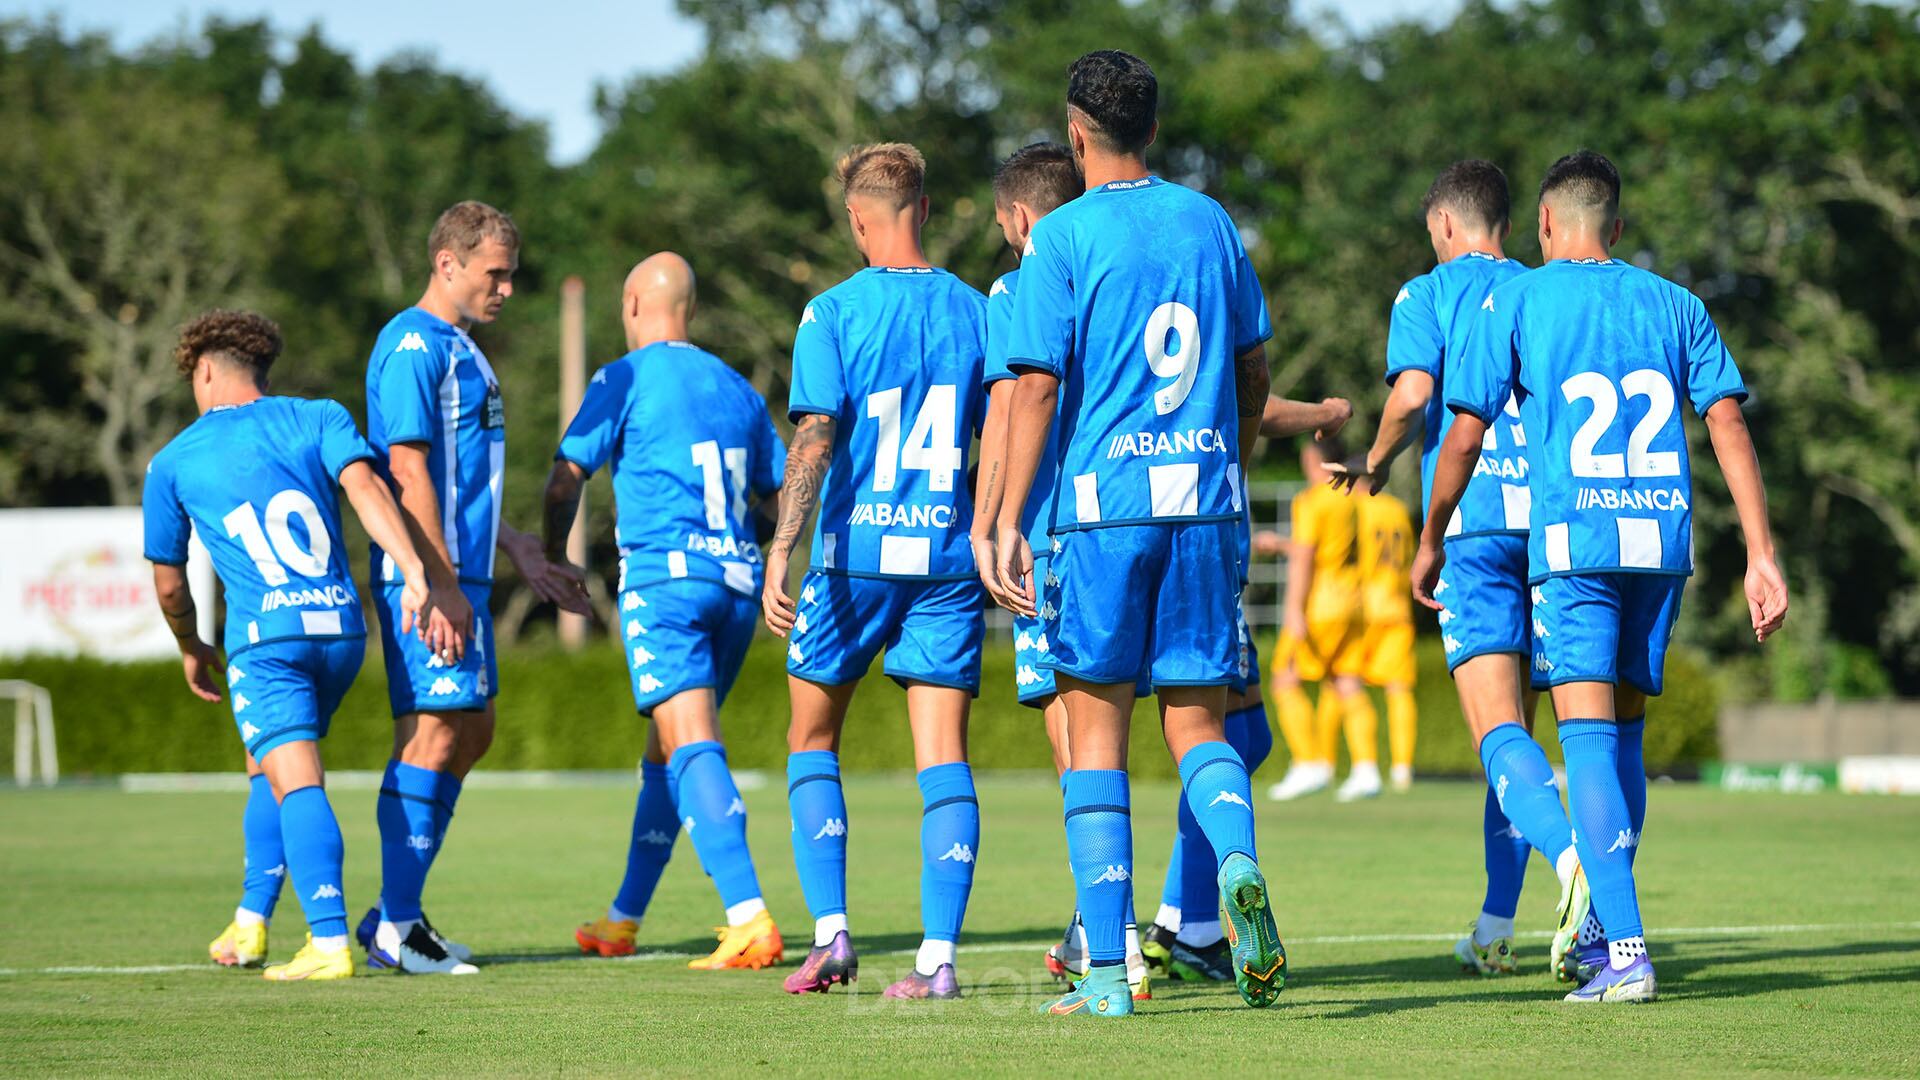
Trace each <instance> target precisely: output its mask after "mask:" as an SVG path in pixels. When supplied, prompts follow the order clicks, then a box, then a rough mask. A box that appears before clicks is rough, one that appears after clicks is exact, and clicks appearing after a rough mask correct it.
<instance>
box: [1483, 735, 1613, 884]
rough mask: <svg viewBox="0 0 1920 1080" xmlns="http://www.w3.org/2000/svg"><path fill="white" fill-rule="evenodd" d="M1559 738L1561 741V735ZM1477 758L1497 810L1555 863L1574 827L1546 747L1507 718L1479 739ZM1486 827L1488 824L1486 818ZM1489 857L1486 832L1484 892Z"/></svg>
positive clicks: (1569, 767)
mask: <svg viewBox="0 0 1920 1080" xmlns="http://www.w3.org/2000/svg"><path fill="white" fill-rule="evenodd" d="M1609 726H1611V725H1609ZM1561 742H1562V744H1564V743H1565V742H1566V739H1565V737H1564V735H1563V736H1562V738H1561ZM1480 764H1481V766H1482V767H1484V768H1485V769H1486V770H1487V788H1488V790H1490V791H1491V792H1492V793H1493V796H1494V800H1495V803H1496V806H1497V808H1498V809H1499V811H1500V812H1501V814H1502V816H1504V817H1505V818H1506V819H1507V820H1508V821H1510V822H1512V823H1513V827H1514V828H1516V829H1519V830H1520V835H1521V836H1524V837H1526V838H1527V842H1528V843H1529V844H1532V845H1533V846H1534V847H1535V848H1536V849H1538V850H1539V852H1540V854H1542V855H1545V856H1546V857H1547V862H1549V863H1555V864H1557V863H1558V862H1559V860H1560V853H1561V852H1563V851H1565V850H1567V848H1569V847H1571V846H1572V845H1573V835H1572V829H1573V827H1572V825H1571V824H1570V823H1569V822H1568V820H1567V812H1566V811H1565V810H1564V809H1562V808H1561V806H1560V789H1559V788H1558V787H1557V786H1555V784H1554V779H1553V766H1552V765H1551V764H1549V763H1548V762H1547V752H1546V751H1545V750H1543V749H1541V748H1540V744H1539V743H1537V742H1535V741H1533V736H1531V735H1529V734H1527V729H1526V728H1524V727H1522V726H1521V725H1520V724H1518V723H1506V724H1501V725H1500V726H1498V727H1496V728H1494V729H1493V730H1492V731H1489V732H1487V737H1486V738H1484V739H1481V740H1480ZM1567 771H1568V772H1569V774H1571V772H1572V771H1573V762H1572V760H1571V759H1569V760H1568V762H1567ZM1569 786H1571V785H1569ZM1488 828H1489V830H1491V828H1492V826H1491V824H1489V826H1488ZM1493 858H1494V856H1493V840H1492V838H1491V832H1489V838H1488V840H1487V869H1488V875H1489V879H1488V891H1489V894H1491V891H1492V878H1491V875H1492V870H1493ZM1581 861H1582V862H1585V861H1586V860H1585V859H1582V860H1581ZM1515 888H1518V886H1515Z"/></svg>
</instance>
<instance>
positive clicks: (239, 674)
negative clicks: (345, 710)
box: [227, 637, 367, 761]
mask: <svg viewBox="0 0 1920 1080" xmlns="http://www.w3.org/2000/svg"><path fill="white" fill-rule="evenodd" d="M366 655H367V639H366V638H364V637H347V638H328V639H327V640H325V641H316V640H313V639H309V638H291V639H289V640H286V641H263V642H261V643H260V644H258V645H254V646H252V647H250V648H248V649H245V650H242V651H241V653H240V655H238V656H235V657H234V658H233V659H232V660H230V661H228V663H227V699H228V701H229V702H230V703H231V704H232V706H233V722H234V725H235V726H236V727H238V728H239V729H240V741H241V742H243V743H245V744H246V745H247V753H249V754H252V755H253V759H254V760H255V761H258V760H260V759H261V758H263V757H266V756H267V754H268V753H269V752H270V751H272V750H273V749H274V748H275V747H277V746H280V745H282V744H285V743H290V742H299V741H300V740H302V739H324V738H326V737H327V726H328V725H329V724H330V723H332V721H333V710H335V709H337V708H339V707H340V699H341V698H343V697H345V696H346V693H347V688H348V687H349V686H352V685H353V677H354V676H355V675H358V674H359V673H360V661H361V660H363V659H365V657H366Z"/></svg>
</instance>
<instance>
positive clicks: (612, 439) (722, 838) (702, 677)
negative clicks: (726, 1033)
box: [545, 251, 786, 971]
mask: <svg viewBox="0 0 1920 1080" xmlns="http://www.w3.org/2000/svg"><path fill="white" fill-rule="evenodd" d="M693 312H694V279H693V267H691V266H689V265H687V261H686V260H685V259H683V258H681V257H680V256H679V255H676V254H674V253H673V252H670V251H663V252H660V253H659V254H657V255H653V256H650V257H649V258H647V259H646V260H644V261H642V262H641V263H640V264H639V265H637V266H635V267H634V268H633V269H632V270H631V271H630V272H629V273H628V274H627V282H626V286H625V288H624V289H623V290H622V292H621V300H620V318H621V322H622V323H623V324H624V325H625V327H626V333H627V349H628V352H627V355H625V356H623V357H621V358H620V359H618V360H616V361H614V362H613V363H611V364H608V365H607V366H606V367H603V368H601V369H600V370H599V371H598V372H596V373H595V374H594V376H593V380H592V381H591V382H590V383H588V385H587V391H586V395H585V397H584V398H582V399H581V402H580V410H579V412H577V413H575V414H574V417H573V422H572V423H570V424H568V425H567V432H566V435H565V436H563V437H562V438H561V440H560V449H559V451H558V453H556V454H555V455H554V457H555V461H554V465H553V471H552V473H551V474H550V475H549V476H548V478H547V492H546V529H545V536H546V551H547V558H548V560H549V561H551V562H554V563H565V562H566V558H567V555H566V551H567V534H568V533H569V532H571V531H572V529H573V521H574V516H575V514H576V512H577V510H578V509H579V506H580V491H581V488H582V487H584V486H585V484H586V482H587V477H589V476H591V475H592V474H593V472H594V470H596V469H598V468H600V467H601V466H602V465H604V464H606V463H607V462H609V461H611V462H612V463H613V496H614V503H615V505H616V507H617V510H618V517H617V524H616V526H615V528H614V536H615V539H616V541H617V542H618V543H619V545H620V603H619V611H620V618H621V620H622V622H621V633H620V641H621V646H622V647H621V653H622V655H623V656H625V657H626V659H627V671H628V674H629V676H630V677H631V680H632V683H633V702H634V705H635V707H636V708H638V709H639V710H640V715H641V716H644V717H647V718H649V719H650V720H651V721H652V723H651V724H649V725H648V727H647V749H646V754H645V756H644V757H643V759H642V764H641V770H642V773H643V783H642V786H641V789H640V796H639V801H638V803H637V805H636V806H635V808H634V815H633V837H632V842H631V844H630V845H629V847H628V856H627V873H626V879H625V880H624V881H623V882H622V883H621V885H620V891H619V893H618V894H616V895H615V897H614V900H613V904H612V905H611V906H610V907H609V908H608V909H607V913H606V915H605V917H603V918H600V919H596V920H594V921H593V922H590V923H587V924H586V925H584V926H582V927H580V928H579V929H578V930H576V931H575V932H574V939H575V941H576V942H578V944H579V946H580V949H581V951H582V952H593V953H598V954H600V955H602V956H627V955H630V954H632V952H633V951H634V946H633V941H634V936H635V935H636V934H637V933H638V932H639V928H640V926H639V924H640V917H641V916H642V915H643V914H645V912H646V909H647V901H648V899H649V898H650V897H651V896H652V895H653V889H654V885H655V884H656V883H658V882H659V880H660V873H661V871H662V870H664V869H666V865H667V858H668V857H669V856H670V855H671V854H672V853H673V838H674V836H675V834H676V833H678V832H679V831H680V826H681V823H682V822H684V823H685V824H686V828H687V835H688V837H689V838H690V839H691V840H692V841H693V847H694V850H695V851H696V852H697V853H699V856H700V865H701V866H702V867H703V868H705V870H706V871H707V876H708V877H710V878H712V879H713V883H714V886H715V887H716V888H717V889H718V890H719V892H720V902H721V903H722V904H723V905H724V906H725V907H726V916H727V925H726V928H725V929H724V930H722V931H721V932H720V944H719V946H718V947H717V948H715V949H714V951H713V954H712V955H710V956H707V957H704V958H702V959H698V960H694V961H692V962H690V963H689V964H688V965H687V966H688V967H691V968H698V969H704V970H708V971H717V970H720V969H722V968H756V969H757V968H763V967H766V966H767V965H769V964H773V963H776V962H778V961H779V959H780V957H781V953H782V945H781V941H780V931H779V929H778V928H776V927H775V926H774V923H773V916H772V915H771V914H769V913H768V911H767V905H766V902H765V901H764V900H762V899H761V895H760V879H759V877H758V875H756V874H755V873H754V868H753V856H752V855H751V854H750V853H749V852H748V851H747V808H746V804H745V803H744V802H742V801H741V799H740V789H739V788H738V787H737V786H735V784H734V782H733V773H732V772H731V771H730V770H729V769H728V768H727V751H726V748H725V747H724V746H722V745H721V743H720V720H719V712H720V706H721V705H722V704H723V703H724V702H725V701H726V697H727V691H728V690H729V689H730V688H731V687H732V686H733V680H734V678H735V676H737V675H739V674H740V665H741V663H742V662H743V661H744V660H745V659H746V656H747V646H748V645H750V644H752V642H753V628H754V624H755V623H756V622H758V620H759V611H760V605H759V595H760V584H761V565H760V544H759V542H758V540H757V539H756V538H755V526H756V523H757V522H760V521H769V518H768V516H767V515H766V509H767V506H768V503H769V502H770V501H771V500H772V499H774V498H775V497H776V493H777V492H778V491H779V488H780V474H781V472H782V470H783V469H784V468H785V465H786V448H785V447H783V446H782V445H781V444H780V440H779V437H778V436H777V435H775V434H774V430H773V420H772V419H771V418H770V417H769V416H768V415H767V403H766V401H765V399H763V398H761V396H760V394H759V392H757V391H756V390H754V389H753V387H752V385H750V384H749V383H748V382H747V380H746V379H745V378H744V377H743V376H741V375H740V373H739V372H737V371H735V370H733V368H731V367H728V366H727V364H726V362H725V361H723V360H721V359H720V358H719V357H717V356H714V355H713V354H712V353H709V352H707V351H705V350H704V349H701V348H700V347H699V346H697V345H694V344H693V343H691V342H690V341H688V340H687V323H688V321H689V320H690V319H692V317H693ZM749 499H753V500H758V502H757V504H756V505H754V506H749Z"/></svg>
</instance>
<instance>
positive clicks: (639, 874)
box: [573, 723, 680, 956]
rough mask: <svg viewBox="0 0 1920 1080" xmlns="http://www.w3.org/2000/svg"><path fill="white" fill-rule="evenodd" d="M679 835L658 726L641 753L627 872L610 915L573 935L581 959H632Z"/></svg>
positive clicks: (651, 726) (650, 731) (649, 730)
mask: <svg viewBox="0 0 1920 1080" xmlns="http://www.w3.org/2000/svg"><path fill="white" fill-rule="evenodd" d="M679 835H680V812H679V810H678V808H676V807H675V805H674V792H673V781H672V778H671V774H670V773H669V772H668V770H667V752H666V748H665V747H663V746H662V745H661V742H660V726H659V724H657V723H651V724H648V725H647V736H646V745H645V747H644V748H643V749H642V750H641V752H640V792H639V795H638V796H637V797H636V798H635V799H634V806H633V827H632V830H631V831H630V833H629V836H628V841H627V867H626V872H625V873H624V874H623V875H622V877H621V879H620V889H619V891H618V892H616V893H615V894H614V897H613V903H611V904H609V905H608V906H607V912H606V914H605V915H603V916H601V917H600V918H597V919H594V920H593V921H591V922H586V923H582V924H581V925H580V926H579V927H578V928H576V929H575V930H574V932H573V940H574V942H575V944H577V945H579V946H580V951H581V952H583V953H592V954H595V955H599V956H631V955H633V952H634V949H635V945H634V942H635V940H636V939H637V938H638V937H639V934H640V921H641V920H642V919H643V918H645V917H646V913H647V906H648V904H650V903H651V902H652V900H653V890H654V889H655V888H656V887H657V886H658V885H659V884H660V875H661V874H663V873H665V872H666V869H667V863H668V861H669V860H671V859H672V858H673V845H674V841H675V840H676V839H677V838H678V837H679Z"/></svg>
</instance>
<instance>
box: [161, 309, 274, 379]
mask: <svg viewBox="0 0 1920 1080" xmlns="http://www.w3.org/2000/svg"><path fill="white" fill-rule="evenodd" d="M281 344H282V343H281V339H280V326H279V324H278V323H275V322H274V321H273V320H272V319H269V318H267V317H266V316H265V315H256V314H254V313H253V312H251V311H226V310H223V309H220V308H215V309H214V310H212V311H209V312H207V313H206V314H204V315H202V316H200V317H199V318H197V319H195V320H193V321H192V322H190V323H188V324H187V325H186V327H185V328H184V329H182V330H181V331H180V343H179V344H178V345H175V346H174V347H173V361H174V364H175V365H176V366H177V367H178V368H179V369H180V377H181V378H183V379H191V378H193V368H194V365H195V364H196V363H198V362H199V360H200V358H201V357H202V356H208V355H211V356H215V357H217V358H219V359H221V360H224V361H226V362H227V363H229V364H234V365H237V366H239V367H244V368H246V369H247V370H248V371H251V372H252V373H253V380H254V382H256V383H262V384H264V383H265V382H266V380H267V370H268V369H269V368H271V367H273V362H274V361H275V360H278V359H279V358H280V348H281Z"/></svg>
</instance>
